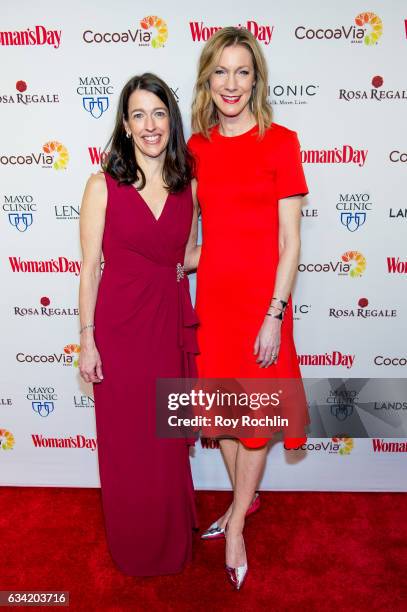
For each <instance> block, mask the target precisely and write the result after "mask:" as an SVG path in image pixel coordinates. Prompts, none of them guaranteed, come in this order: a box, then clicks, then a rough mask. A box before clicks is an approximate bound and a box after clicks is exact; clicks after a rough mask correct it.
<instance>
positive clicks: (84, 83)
mask: <svg viewBox="0 0 407 612" xmlns="http://www.w3.org/2000/svg"><path fill="white" fill-rule="evenodd" d="M76 93H77V94H78V95H79V96H81V97H82V107H83V108H84V110H85V111H86V112H88V113H89V114H90V115H91V116H92V117H93V118H94V119H99V118H100V117H101V116H102V115H103V113H105V112H106V111H107V109H108V108H109V106H110V100H109V96H111V95H112V94H113V86H112V84H111V82H110V77H108V76H84V77H79V85H78V87H77V88H76Z"/></svg>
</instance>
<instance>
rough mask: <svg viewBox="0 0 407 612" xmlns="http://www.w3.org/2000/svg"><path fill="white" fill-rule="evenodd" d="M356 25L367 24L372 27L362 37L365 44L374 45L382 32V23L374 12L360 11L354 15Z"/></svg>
mask: <svg viewBox="0 0 407 612" xmlns="http://www.w3.org/2000/svg"><path fill="white" fill-rule="evenodd" d="M355 23H356V25H357V26H364V25H369V26H370V27H371V28H372V29H371V32H370V33H369V34H366V36H365V37H364V39H363V42H364V43H365V45H368V46H370V45H376V44H377V42H378V40H379V38H380V37H381V35H382V34H383V23H382V20H381V19H380V17H378V16H377V15H376V14H375V13H360V14H359V15H357V16H356V17H355Z"/></svg>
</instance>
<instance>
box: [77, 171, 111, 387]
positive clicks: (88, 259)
mask: <svg viewBox="0 0 407 612" xmlns="http://www.w3.org/2000/svg"><path fill="white" fill-rule="evenodd" d="M106 204H107V187H106V180H105V177H104V175H103V174H102V173H98V174H93V175H92V176H91V177H90V178H89V179H88V182H87V184H86V187H85V192H84V194H83V199H82V206H81V214H80V225H79V226H80V239H81V247H82V257H83V263H82V269H81V276H80V284H79V313H80V325H81V328H82V327H83V326H85V325H91V324H93V321H94V319H93V318H94V312H95V305H96V297H97V292H98V286H99V281H100V264H101V258H102V237H103V230H104V226H105V213H106ZM79 369H80V373H81V375H82V377H83V379H84V380H85V382H100V380H101V379H102V378H103V375H102V369H101V361H100V356H99V353H98V351H97V348H96V345H95V341H94V336H93V328H92V327H88V328H86V329H85V330H83V331H82V333H81V354H80V359H79Z"/></svg>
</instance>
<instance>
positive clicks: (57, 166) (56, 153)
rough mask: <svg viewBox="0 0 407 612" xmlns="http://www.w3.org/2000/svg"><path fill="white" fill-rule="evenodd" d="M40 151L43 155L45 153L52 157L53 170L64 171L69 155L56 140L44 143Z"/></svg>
mask: <svg viewBox="0 0 407 612" xmlns="http://www.w3.org/2000/svg"><path fill="white" fill-rule="evenodd" d="M42 150H43V151H44V153H47V155H52V156H53V158H54V163H53V164H52V167H53V168H54V170H65V169H66V167H67V166H68V161H69V153H68V149H67V148H66V147H65V146H64V145H63V144H62V143H61V142H58V141H57V140H52V141H49V142H46V143H45V144H44V145H43V147H42Z"/></svg>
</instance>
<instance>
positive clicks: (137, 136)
mask: <svg viewBox="0 0 407 612" xmlns="http://www.w3.org/2000/svg"><path fill="white" fill-rule="evenodd" d="M124 127H125V129H126V132H131V134H132V137H133V142H134V144H135V147H136V154H137V151H139V152H140V153H142V154H143V155H147V156H148V157H158V156H159V155H161V154H162V153H163V152H164V151H165V149H166V148H167V144H168V140H169V137H170V115H169V111H168V108H167V107H166V106H165V104H164V102H161V100H160V98H159V97H158V96H156V95H155V94H153V93H151V92H150V91H146V90H145V89H136V90H135V91H133V93H132V94H131V96H130V98H129V106H128V120H127V121H126V120H124Z"/></svg>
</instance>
